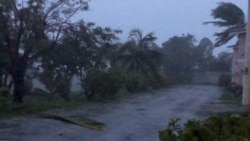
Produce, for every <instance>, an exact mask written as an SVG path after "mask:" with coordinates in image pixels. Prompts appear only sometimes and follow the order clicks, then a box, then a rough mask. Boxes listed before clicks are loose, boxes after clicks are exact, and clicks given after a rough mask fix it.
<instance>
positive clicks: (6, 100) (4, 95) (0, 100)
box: [0, 88, 10, 111]
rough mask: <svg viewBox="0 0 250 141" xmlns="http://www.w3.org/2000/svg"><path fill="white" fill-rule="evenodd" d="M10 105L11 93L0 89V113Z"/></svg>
mask: <svg viewBox="0 0 250 141" xmlns="http://www.w3.org/2000/svg"><path fill="white" fill-rule="evenodd" d="M9 104H10V93H9V90H8V89H6V88H0V111H2V110H4V109H5V108H6V107H7V106H8V105H9Z"/></svg>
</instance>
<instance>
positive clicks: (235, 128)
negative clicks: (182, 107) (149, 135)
mask: <svg viewBox="0 0 250 141" xmlns="http://www.w3.org/2000/svg"><path fill="white" fill-rule="evenodd" d="M179 120H180V119H172V120H171V121H170V122H169V124H168V127H167V128H166V129H164V130H161V131H160V132H159V138H160V140H161V141H247V140H249V139H250V133H249V130H250V117H249V115H223V116H211V117H209V118H207V119H205V120H203V121H198V120H194V119H193V120H188V121H187V122H185V123H184V126H182V124H180V122H179Z"/></svg>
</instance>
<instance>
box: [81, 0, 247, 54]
mask: <svg viewBox="0 0 250 141" xmlns="http://www.w3.org/2000/svg"><path fill="white" fill-rule="evenodd" d="M219 2H222V1H221V0H91V2H90V3H89V5H90V10H89V11H87V12H84V13H81V14H79V15H78V18H80V19H83V20H85V21H90V22H95V23H96V24H97V25H100V26H105V27H106V26H107V27H112V28H118V29H121V30H123V33H122V35H121V36H120V38H121V41H126V40H127V37H128V33H129V31H131V30H132V29H134V28H139V29H141V30H142V31H143V33H144V34H146V33H149V32H154V33H155V35H156V37H157V38H158V39H157V41H156V42H157V44H159V45H161V44H162V43H163V42H164V41H167V40H168V39H169V38H170V37H172V36H176V35H178V36H180V35H182V34H187V33H190V34H193V35H195V37H196V39H197V40H200V39H201V38H203V37H208V38H210V39H211V40H212V41H214V40H215V38H214V37H213V34H214V33H215V32H216V31H217V32H220V31H221V30H222V29H220V28H216V27H214V26H212V25H203V24H202V23H203V22H204V21H211V20H213V18H212V17H211V9H213V8H215V7H217V5H218V3H219ZM223 2H232V3H234V4H236V5H237V6H239V7H240V8H241V9H243V11H244V12H245V13H246V11H247V2H248V0H223ZM234 42H235V40H233V41H231V42H230V43H229V44H227V45H230V44H234ZM227 45H225V46H224V47H220V48H219V49H216V51H215V52H216V53H218V52H219V51H221V50H227V49H226V46H227Z"/></svg>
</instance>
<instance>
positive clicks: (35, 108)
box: [0, 94, 86, 119]
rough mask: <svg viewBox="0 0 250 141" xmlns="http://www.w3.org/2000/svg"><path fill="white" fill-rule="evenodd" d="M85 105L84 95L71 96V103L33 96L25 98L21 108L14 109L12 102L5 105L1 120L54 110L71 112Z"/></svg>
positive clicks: (59, 99)
mask: <svg viewBox="0 0 250 141" xmlns="http://www.w3.org/2000/svg"><path fill="white" fill-rule="evenodd" d="M85 103H86V99H85V97H84V95H83V94H71V100H70V101H65V100H63V99H61V98H60V97H55V98H54V99H53V100H52V99H50V97H49V96H48V95H31V96H27V97H25V103H24V105H22V106H20V107H14V106H13V105H12V104H11V102H9V104H7V105H5V107H4V108H3V109H2V110H1V111H0V119H7V118H12V117H19V116H27V115H32V114H35V113H39V112H42V111H48V110H53V109H62V110H69V109H72V108H75V107H79V106H82V105H83V104H85Z"/></svg>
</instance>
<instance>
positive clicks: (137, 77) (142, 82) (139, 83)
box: [125, 72, 150, 93]
mask: <svg viewBox="0 0 250 141" xmlns="http://www.w3.org/2000/svg"><path fill="white" fill-rule="evenodd" d="M125 81H126V82H125V88H126V89H127V90H128V91H129V92H131V93H136V92H141V91H146V90H147V89H148V88H149V87H150V82H149V80H148V79H147V77H146V76H145V75H143V74H141V73H135V72H128V73H127V75H126V80H125Z"/></svg>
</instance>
